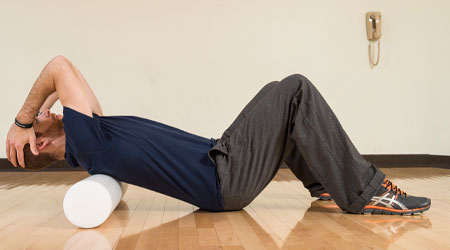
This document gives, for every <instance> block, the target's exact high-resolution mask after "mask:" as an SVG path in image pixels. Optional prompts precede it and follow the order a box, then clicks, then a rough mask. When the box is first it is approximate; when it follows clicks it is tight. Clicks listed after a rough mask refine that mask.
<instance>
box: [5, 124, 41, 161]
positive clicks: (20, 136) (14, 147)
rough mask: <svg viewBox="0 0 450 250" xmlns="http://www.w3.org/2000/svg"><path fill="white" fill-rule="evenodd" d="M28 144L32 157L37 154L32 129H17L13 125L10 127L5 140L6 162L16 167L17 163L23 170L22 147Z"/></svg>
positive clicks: (34, 135)
mask: <svg viewBox="0 0 450 250" xmlns="http://www.w3.org/2000/svg"><path fill="white" fill-rule="evenodd" d="M27 143H30V149H31V152H33V154H34V155H38V154H39V150H38V149H37V147H36V134H35V133H34V128H19V127H18V126H16V125H15V124H13V125H12V126H11V128H10V129H9V132H8V136H7V139H6V155H7V156H8V160H9V161H10V162H11V163H12V164H13V165H14V167H17V161H19V162H18V163H19V164H20V166H21V167H22V168H25V160H24V158H23V147H24V146H25V144H27Z"/></svg>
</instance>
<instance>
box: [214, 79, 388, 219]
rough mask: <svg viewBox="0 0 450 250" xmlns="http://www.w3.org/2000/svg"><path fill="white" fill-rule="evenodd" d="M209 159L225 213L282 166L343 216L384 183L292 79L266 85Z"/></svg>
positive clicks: (327, 112) (310, 88)
mask: <svg viewBox="0 0 450 250" xmlns="http://www.w3.org/2000/svg"><path fill="white" fill-rule="evenodd" d="M208 155H209V157H210V158H211V159H213V161H214V162H215V163H216V166H217V173H218V177H219V181H220V185H221V191H222V196H223V199H224V207H225V210H238V209H242V208H243V207H245V206H247V205H248V204H249V203H250V202H251V201H252V200H253V199H254V198H255V197H256V196H257V195H258V194H259V193H260V192H261V191H262V190H263V189H264V188H265V187H266V186H267V185H268V184H269V182H270V181H271V180H272V179H273V177H274V176H275V174H276V172H277V171H278V169H279V167H280V165H281V164H282V162H284V161H286V163H287V165H288V166H289V168H290V169H291V170H292V172H293V173H294V174H295V175H296V176H297V177H298V178H299V179H300V180H301V181H303V182H304V184H305V186H306V187H308V186H311V187H314V186H315V188H316V189H317V191H318V190H319V189H322V187H323V188H325V190H327V191H328V193H330V194H331V196H332V197H333V199H334V201H335V202H336V203H337V205H338V206H339V207H340V208H342V209H343V210H345V211H348V212H354V213H356V212H360V211H361V210H362V209H363V207H364V206H365V205H366V204H368V203H369V201H370V199H371V198H372V196H373V195H374V194H375V192H376V191H377V189H378V188H379V186H380V185H381V183H382V181H383V180H384V178H385V175H384V174H383V173H382V172H381V171H380V170H379V169H377V168H376V167H375V166H374V165H373V164H372V163H370V162H367V161H366V160H365V159H364V158H363V157H362V156H361V155H360V154H359V153H358V151H357V150H356V148H355V146H354V145H353V143H352V142H351V141H350V138H349V137H348V136H347V134H346V133H345V131H344V129H343V128H342V126H341V124H340V123H339V121H338V119H337V118H336V116H335V114H334V113H333V111H332V110H331V108H330V107H329V105H328V104H327V103H326V101H325V99H324V98H323V97H322V95H321V94H320V93H319V91H318V90H317V89H316V88H315V86H314V85H313V84H312V83H311V82H310V81H309V80H308V79H307V78H305V77H304V76H302V75H299V74H295V75H291V76H288V77H286V78H285V79H283V80H282V81H280V82H278V81H274V82H271V83H268V84H266V85H265V86H264V87H263V88H262V89H261V90H260V91H259V93H258V94H257V95H256V96H255V97H254V98H253V99H252V100H251V101H250V102H249V103H248V104H247V106H246V107H245V108H244V109H243V110H242V111H241V113H240V114H239V116H238V117H237V118H236V119H235V120H234V122H233V123H232V124H231V126H230V127H229V128H228V129H227V130H226V131H225V132H224V133H223V135H222V137H221V138H220V139H219V140H218V141H217V144H216V145H215V146H214V147H212V148H211V149H210V150H209V152H208ZM312 189H313V190H311V189H310V191H311V193H313V192H314V188H312Z"/></svg>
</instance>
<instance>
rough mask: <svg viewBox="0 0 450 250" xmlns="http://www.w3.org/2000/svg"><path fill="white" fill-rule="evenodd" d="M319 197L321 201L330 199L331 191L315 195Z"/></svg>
mask: <svg viewBox="0 0 450 250" xmlns="http://www.w3.org/2000/svg"><path fill="white" fill-rule="evenodd" d="M315 197H317V198H319V200H321V201H330V200H331V195H330V194H329V193H321V194H319V196H315Z"/></svg>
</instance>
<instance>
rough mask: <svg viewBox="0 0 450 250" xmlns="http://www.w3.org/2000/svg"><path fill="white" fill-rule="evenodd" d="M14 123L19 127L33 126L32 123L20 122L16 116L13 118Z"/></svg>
mask: <svg viewBox="0 0 450 250" xmlns="http://www.w3.org/2000/svg"><path fill="white" fill-rule="evenodd" d="M14 124H16V126H17V127H20V128H32V127H33V123H21V122H20V121H18V120H17V118H15V119H14Z"/></svg>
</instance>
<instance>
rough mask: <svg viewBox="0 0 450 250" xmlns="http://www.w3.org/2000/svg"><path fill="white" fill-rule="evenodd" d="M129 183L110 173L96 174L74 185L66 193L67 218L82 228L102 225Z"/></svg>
mask: <svg viewBox="0 0 450 250" xmlns="http://www.w3.org/2000/svg"><path fill="white" fill-rule="evenodd" d="M127 187H128V185H127V184H126V183H122V182H119V181H117V180H115V179H114V178H112V177H111V176H108V175H103V174H96V175H91V176H89V177H87V178H86V179H84V180H81V181H79V182H77V183H75V185H73V186H72V187H71V188H69V190H68V191H67V193H66V196H65V197H64V202H63V209H64V214H65V215H66V218H67V219H68V220H69V221H70V222H71V223H72V224H74V225H76V226H78V227H81V228H93V227H96V226H99V225H101V224H102V223H103V222H105V220H106V219H107V218H108V217H109V215H110V214H111V213H112V212H113V211H114V209H115V208H116V206H117V204H119V202H120V200H121V199H122V197H123V195H124V194H125V191H126V189H127Z"/></svg>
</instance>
